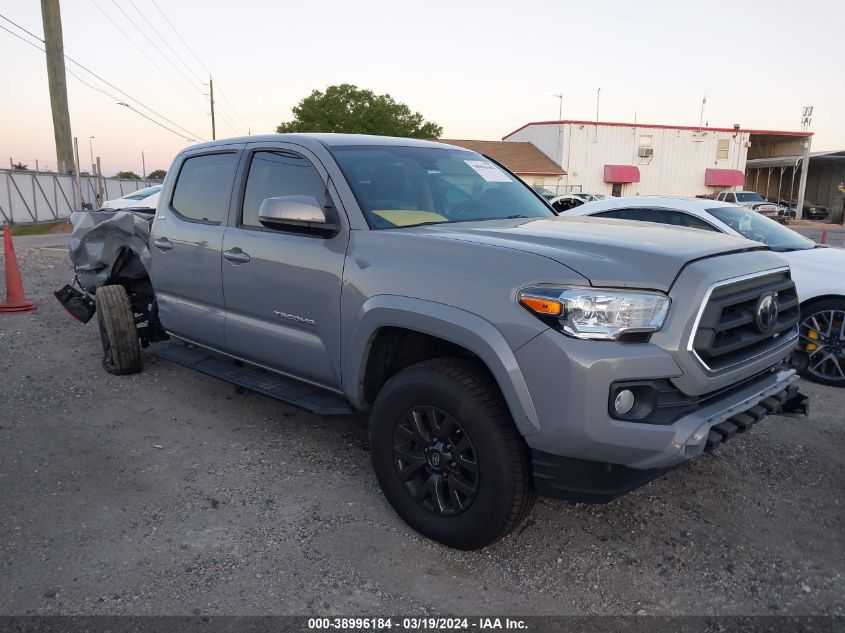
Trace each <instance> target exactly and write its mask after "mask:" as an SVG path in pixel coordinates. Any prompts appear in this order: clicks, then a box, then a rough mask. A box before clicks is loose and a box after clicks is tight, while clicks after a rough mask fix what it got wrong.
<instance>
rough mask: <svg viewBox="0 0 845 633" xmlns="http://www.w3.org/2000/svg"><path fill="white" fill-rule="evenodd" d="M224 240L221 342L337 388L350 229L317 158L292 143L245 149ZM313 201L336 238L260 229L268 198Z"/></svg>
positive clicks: (269, 364) (256, 360) (262, 362)
mask: <svg viewBox="0 0 845 633" xmlns="http://www.w3.org/2000/svg"><path fill="white" fill-rule="evenodd" d="M244 164H245V167H244V176H243V177H242V178H241V180H242V185H241V188H240V189H241V191H240V192H239V195H238V201H237V203H236V204H237V206H236V209H235V213H234V214H233V218H232V221H231V226H230V227H229V229H228V231H226V234H225V236H224V239H223V262H222V264H223V290H224V296H225V305H226V342H227V345H228V347H229V349H230V350H232V353H233V354H236V355H238V356H240V357H241V358H243V359H244V360H247V361H251V362H253V363H257V364H260V365H263V366H265V367H268V368H270V369H273V370H275V371H279V372H282V373H285V374H289V375H292V376H295V377H297V378H302V379H305V380H308V381H311V382H314V383H317V384H319V385H322V386H325V387H329V388H333V389H337V388H339V387H340V367H339V362H340V293H341V286H342V280H343V264H344V259H345V256H346V247H347V243H348V241H349V228H348V223H347V220H346V216H345V213H344V212H343V210H342V208H341V207H340V203H339V198H338V196H337V193H336V191H335V190H334V189H333V187H332V186H331V185H330V183H329V181H328V175H327V172H326V170H325V168H324V167H323V165H322V164H321V163H320V162H319V160H318V159H317V158H316V157H315V156H314V155H313V154H311V153H310V152H308V151H307V150H306V149H304V148H302V147H299V146H297V145H293V144H285V143H281V144H280V143H273V144H266V143H265V144H256V145H253V146H250V147H249V149H248V150H247V156H246V157H245V160H244ZM293 195H304V196H312V197H314V198H315V199H317V200H319V201H321V202H323V203H324V209H325V211H326V214H327V216H328V218H329V219H330V220H333V221H335V222H337V224H338V225H339V227H340V228H339V230H338V232H337V234H335V235H333V236H331V237H326V236H320V235H316V234H314V233H308V232H306V231H305V230H290V231H283V230H279V229H275V228H274V229H269V228H265V227H263V226H262V225H261V224H260V222H259V221H258V209H259V207H260V206H261V202H262V201H263V200H264V199H265V198H271V197H276V196H293Z"/></svg>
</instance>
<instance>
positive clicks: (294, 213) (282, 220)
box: [258, 196, 337, 235]
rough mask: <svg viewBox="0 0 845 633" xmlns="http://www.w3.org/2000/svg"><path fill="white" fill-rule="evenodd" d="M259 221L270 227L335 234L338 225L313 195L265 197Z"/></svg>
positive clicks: (259, 211)
mask: <svg viewBox="0 0 845 633" xmlns="http://www.w3.org/2000/svg"><path fill="white" fill-rule="evenodd" d="M258 221H259V222H261V224H262V226H265V227H267V228H268V229H279V230H282V231H297V232H301V233H311V234H319V235H326V234H329V235H331V234H334V233H336V232H337V225H336V224H334V223H332V222H329V221H328V219H327V218H326V212H325V210H324V209H323V206H322V205H321V204H320V203H319V202H318V201H317V199H316V198H314V197H313V196H278V197H275V198H265V199H264V200H263V201H262V202H261V206H260V207H259V209H258Z"/></svg>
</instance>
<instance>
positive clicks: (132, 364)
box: [94, 286, 141, 376]
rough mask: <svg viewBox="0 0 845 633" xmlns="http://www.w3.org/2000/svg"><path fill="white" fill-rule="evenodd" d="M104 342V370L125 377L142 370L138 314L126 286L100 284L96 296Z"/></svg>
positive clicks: (101, 338) (98, 321)
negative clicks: (130, 300) (137, 322)
mask: <svg viewBox="0 0 845 633" xmlns="http://www.w3.org/2000/svg"><path fill="white" fill-rule="evenodd" d="M94 301H95V303H96V306H97V323H98V324H99V326H100V341H101V342H102V344H103V369H105V370H106V371H107V372H108V373H110V374H115V375H117V376H124V375H127V374H135V373H138V372H139V371H141V346H140V343H139V341H138V330H137V329H136V328H135V315H134V314H133V312H132V306H131V304H130V303H129V296H128V295H127V294H126V289H125V288H124V287H123V286H101V287H100V288H98V289H97V293H96V294H95V295H94Z"/></svg>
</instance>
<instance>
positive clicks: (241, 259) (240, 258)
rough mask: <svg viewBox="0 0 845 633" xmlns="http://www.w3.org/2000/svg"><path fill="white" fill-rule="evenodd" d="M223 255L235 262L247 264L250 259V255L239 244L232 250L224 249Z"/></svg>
mask: <svg viewBox="0 0 845 633" xmlns="http://www.w3.org/2000/svg"><path fill="white" fill-rule="evenodd" d="M223 257H225V258H226V259H228V260H229V261H230V262H232V263H233V264H246V263H247V262H248V261H249V255H248V254H247V253H244V252H243V251H242V250H241V249H239V248H238V247H237V246H236V247H235V248H233V249H231V250H228V251H223Z"/></svg>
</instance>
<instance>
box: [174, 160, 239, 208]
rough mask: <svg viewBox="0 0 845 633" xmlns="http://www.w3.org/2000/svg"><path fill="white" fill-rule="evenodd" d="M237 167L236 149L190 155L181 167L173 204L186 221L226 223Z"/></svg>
mask: <svg viewBox="0 0 845 633" xmlns="http://www.w3.org/2000/svg"><path fill="white" fill-rule="evenodd" d="M237 166H238V154H237V152H227V153H221V154H204V155H202V156H194V157H193V158H188V159H187V160H186V161H185V162H184V163H182V168H181V169H180V170H179V178H178V180H177V181H176V188H175V189H174V190H173V201H172V203H171V206H172V207H173V209H174V210H175V211H176V212H177V213H178V214H179V215H181V216H182V217H184V218H185V219H186V220H194V221H201V222H216V223H224V222H225V221H226V215H227V214H228V212H229V197H230V196H231V194H232V184H233V183H234V181H235V169H236V168H237Z"/></svg>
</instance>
